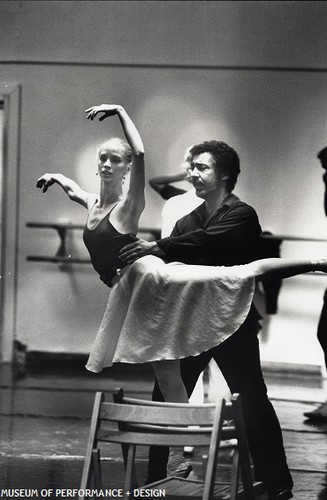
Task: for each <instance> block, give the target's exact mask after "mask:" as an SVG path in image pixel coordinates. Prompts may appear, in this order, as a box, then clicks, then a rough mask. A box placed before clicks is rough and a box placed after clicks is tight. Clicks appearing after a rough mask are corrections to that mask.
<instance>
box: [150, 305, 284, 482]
mask: <svg viewBox="0 0 327 500" xmlns="http://www.w3.org/2000/svg"><path fill="white" fill-rule="evenodd" d="M257 333H258V322H257V319H256V314H255V311H253V310H252V311H251V312H250V314H249V316H248V318H247V319H246V321H245V322H244V323H243V325H242V326H241V327H240V328H239V330H238V331H237V332H235V333H234V334H233V335H232V336H231V337H229V338H228V339H227V340H225V341H224V342H223V343H222V344H220V345H219V346H217V347H214V348H213V349H210V350H209V351H207V352H205V353H202V354H200V355H199V356H196V357H191V358H186V359H184V360H181V372H182V378H183V382H184V384H185V387H186V389H187V392H188V395H189V396H190V394H191V393H192V391H193V389H194V386H195V384H196V381H197V379H198V377H199V375H200V373H201V372H202V371H203V370H204V368H205V367H206V366H207V364H208V363H209V361H210V359H211V358H214V359H215V361H216V362H217V364H218V366H219V368H220V369H221V371H222V373H223V375H224V377H225V379H226V382H227V384H228V386H229V388H230V391H231V393H239V394H241V398H242V404H243V411H244V419H245V425H246V431H247V439H248V443H249V448H250V452H251V455H252V459H253V463H254V474H255V479H256V480H261V481H263V482H264V484H265V487H266V488H270V487H272V488H277V487H279V486H283V487H289V488H290V489H291V488H292V486H293V481H292V477H291V474H290V472H289V469H288V466H287V463H286V456H285V452H284V446H283V438H282V432H281V428H280V425H279V422H278V419H277V416H276V413H275V410H274V408H273V406H272V404H271V403H270V401H269V399H268V397H267V388H266V385H265V382H264V379H263V376H262V371H261V365H260V354H259V342H258V337H257ZM153 400H155V401H163V397H162V395H161V392H160V389H159V387H158V385H157V383H156V384H155V387H154V391H153ZM168 452H169V449H168V448H167V447H166V448H163V447H160V448H159V447H152V448H151V449H150V455H149V470H148V481H149V482H153V481H157V480H159V479H162V478H163V477H166V464H167V459H168Z"/></svg>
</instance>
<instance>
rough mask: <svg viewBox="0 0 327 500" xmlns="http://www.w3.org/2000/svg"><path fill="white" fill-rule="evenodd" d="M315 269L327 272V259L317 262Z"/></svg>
mask: <svg viewBox="0 0 327 500" xmlns="http://www.w3.org/2000/svg"><path fill="white" fill-rule="evenodd" d="M315 271H321V272H323V273H327V259H320V260H317V261H316V262H315Z"/></svg>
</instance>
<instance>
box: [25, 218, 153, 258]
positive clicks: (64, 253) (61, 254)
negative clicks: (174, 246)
mask: <svg viewBox="0 0 327 500" xmlns="http://www.w3.org/2000/svg"><path fill="white" fill-rule="evenodd" d="M26 227H31V228H36V229H42V228H43V229H54V230H55V231H57V234H58V236H59V246H58V250H57V252H56V254H55V255H53V256H45V255H28V256H27V258H26V260H28V261H34V262H52V263H55V264H91V260H90V259H89V258H86V259H83V258H77V257H72V256H71V254H70V252H69V250H68V245H67V239H68V232H69V231H73V230H79V231H81V230H83V229H84V225H83V224H72V223H70V222H27V223H26ZM140 234H146V235H150V236H151V237H152V238H153V239H155V240H157V239H159V238H160V229H154V228H146V227H142V228H140V229H139V232H138V235H140Z"/></svg>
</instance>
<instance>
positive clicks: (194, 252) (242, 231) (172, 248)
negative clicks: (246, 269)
mask: <svg viewBox="0 0 327 500" xmlns="http://www.w3.org/2000/svg"><path fill="white" fill-rule="evenodd" d="M260 234H261V227H260V224H259V220H258V216H257V214H256V212H255V210H254V209H253V208H252V207H250V206H249V205H247V204H246V203H244V202H242V201H241V200H240V199H239V198H238V197H237V196H235V195H233V194H231V195H230V196H228V197H227V198H226V199H225V200H224V202H223V204H222V205H221V207H220V208H219V209H218V210H217V211H216V212H215V213H214V214H213V215H212V216H211V217H210V218H209V219H207V220H206V215H205V206H204V204H202V205H200V206H199V207H198V208H196V209H195V210H193V212H191V213H190V214H188V215H186V216H185V217H183V218H182V219H180V220H179V221H177V223H176V225H175V227H174V229H173V232H172V233H171V235H170V236H169V237H168V238H162V239H160V240H158V241H157V244H158V246H159V247H160V248H161V249H162V250H163V251H164V252H165V254H166V258H167V260H168V261H170V262H171V261H175V260H176V261H179V262H184V263H185V264H198V265H207V266H233V265H238V264H247V263H248V262H252V261H254V260H256V259H257V258H259V256H260Z"/></svg>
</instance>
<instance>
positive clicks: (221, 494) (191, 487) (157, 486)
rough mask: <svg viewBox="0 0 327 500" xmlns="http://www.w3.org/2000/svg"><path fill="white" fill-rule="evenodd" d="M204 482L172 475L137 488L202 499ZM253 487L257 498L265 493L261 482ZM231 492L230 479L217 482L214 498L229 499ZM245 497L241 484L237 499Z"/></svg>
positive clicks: (180, 499) (177, 496) (175, 496)
mask: <svg viewBox="0 0 327 500" xmlns="http://www.w3.org/2000/svg"><path fill="white" fill-rule="evenodd" d="M203 484H204V483H203V481H201V480H199V479H183V478H179V477H170V478H165V479H161V480H160V481H156V482H155V483H151V484H147V485H146V486H142V487H140V488H137V490H139V491H144V493H143V494H144V495H145V492H146V491H147V490H148V491H149V490H163V491H164V492H165V498H176V499H178V500H183V499H184V498H186V497H192V498H196V499H201V498H202V496H203ZM253 488H254V492H255V496H256V498H257V497H258V496H260V495H261V494H262V493H263V487H262V483H261V482H254V483H253ZM158 493H159V492H158ZM230 493H231V484H230V481H229V482H226V483H225V482H218V483H215V486H214V494H213V498H215V499H217V500H229V499H230ZM159 494H160V493H159ZM243 498H244V495H243V489H242V487H241V486H240V489H239V492H238V494H237V499H240V500H242V499H243Z"/></svg>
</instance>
